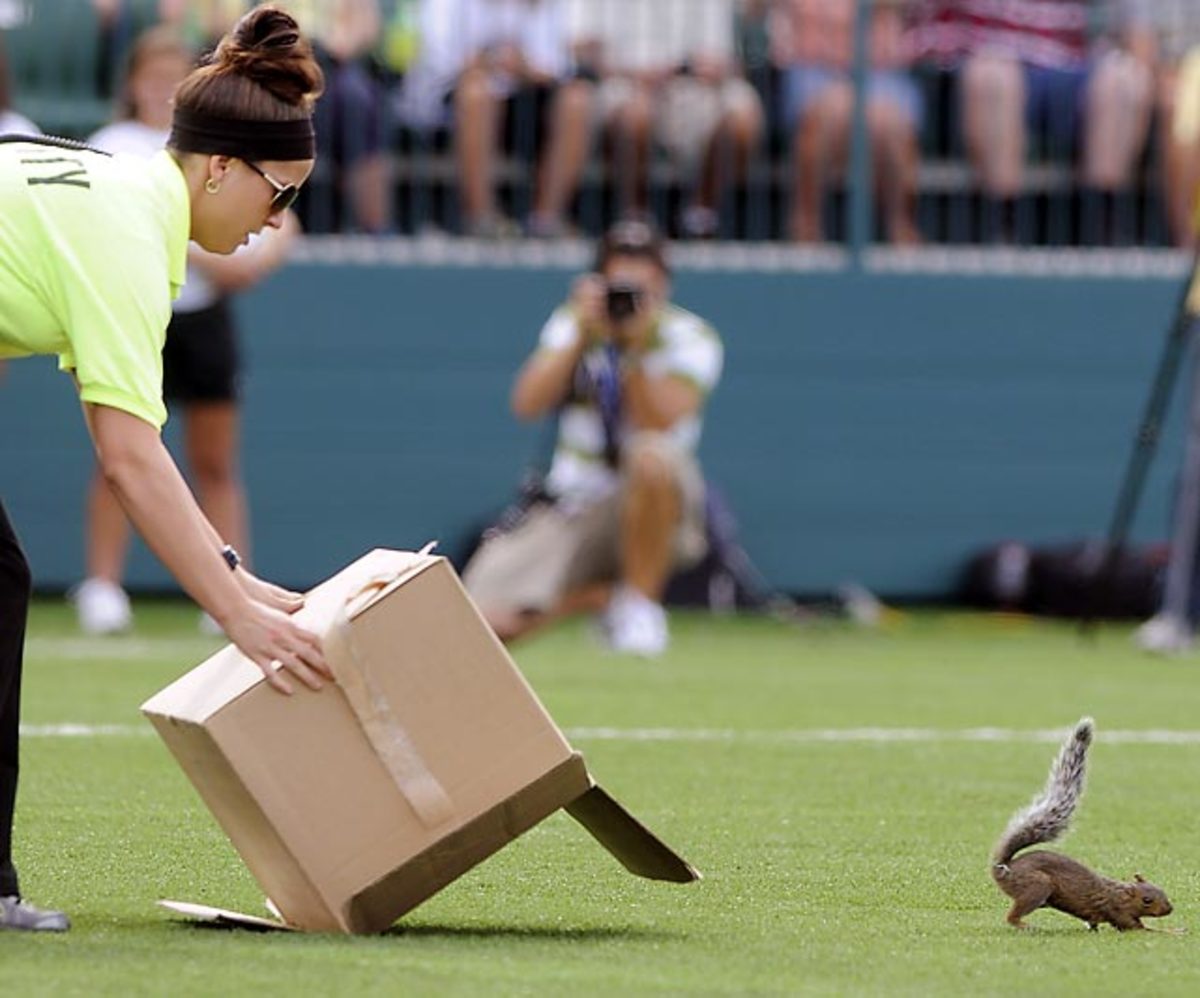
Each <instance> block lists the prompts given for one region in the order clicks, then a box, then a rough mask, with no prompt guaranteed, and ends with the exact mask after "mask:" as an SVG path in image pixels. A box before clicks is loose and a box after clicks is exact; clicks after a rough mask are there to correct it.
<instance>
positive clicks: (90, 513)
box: [84, 469, 129, 585]
mask: <svg viewBox="0 0 1200 998" xmlns="http://www.w3.org/2000/svg"><path fill="white" fill-rule="evenodd" d="M86 535H87V540H86V542H85V543H86V552H85V559H84V560H85V564H86V565H87V576H88V578H92V579H104V580H105V581H107V582H112V583H114V584H116V585H120V584H121V577H122V576H123V575H124V574H125V553H126V551H127V550H128V548H129V521H128V520H127V519H126V518H125V511H124V510H123V509H122V508H121V504H120V503H118V502H117V497H116V496H115V495H113V493H112V490H111V489H110V488H109V487H108V484H107V483H106V482H105V481H104V478H103V476H102V475H101V474H100V472H99V469H97V470H96V471H94V472H93V473H92V480H91V483H90V484H89V486H88V501H87V527H86Z"/></svg>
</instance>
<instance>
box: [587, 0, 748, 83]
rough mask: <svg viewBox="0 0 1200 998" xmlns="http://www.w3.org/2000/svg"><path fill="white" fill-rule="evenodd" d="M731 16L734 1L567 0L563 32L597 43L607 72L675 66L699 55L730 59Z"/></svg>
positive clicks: (732, 44) (732, 48)
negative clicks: (601, 50) (600, 48)
mask: <svg viewBox="0 0 1200 998" xmlns="http://www.w3.org/2000/svg"><path fill="white" fill-rule="evenodd" d="M736 17H737V11H736V0H567V36H568V38H569V39H570V42H571V44H577V43H579V42H583V41H589V40H590V41H599V42H600V44H601V47H602V49H603V60H604V61H603V65H602V68H603V69H604V70H607V71H614V72H618V73H619V72H638V71H644V70H657V69H674V68H676V67H678V66H680V65H682V64H683V63H685V62H687V61H688V59H689V58H693V57H695V56H698V55H707V56H713V57H716V58H719V59H723V60H728V61H733V59H734V57H735V54H736V49H735V39H734V24H735V22H736Z"/></svg>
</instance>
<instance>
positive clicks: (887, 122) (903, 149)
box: [867, 74, 921, 246]
mask: <svg viewBox="0 0 1200 998" xmlns="http://www.w3.org/2000/svg"><path fill="white" fill-rule="evenodd" d="M919 115H920V95H919V93H918V91H917V88H916V86H915V85H914V84H913V83H912V81H911V80H909V79H908V78H907V77H903V76H900V75H898V74H873V75H872V79H871V88H870V98H869V100H868V103H867V129H868V132H869V133H870V140H871V150H872V154H873V160H874V162H873V169H874V176H875V180H876V184H877V187H878V190H879V201H880V209H881V212H882V216H883V221H884V227H885V229H886V231H887V236H888V239H889V240H890V241H891V242H893V243H896V244H897V245H902V246H913V245H916V244H917V243H919V242H920V241H921V235H920V231H919V229H918V228H917V169H918V165H919V163H920V152H919V149H918V145H917V122H918V121H919Z"/></svg>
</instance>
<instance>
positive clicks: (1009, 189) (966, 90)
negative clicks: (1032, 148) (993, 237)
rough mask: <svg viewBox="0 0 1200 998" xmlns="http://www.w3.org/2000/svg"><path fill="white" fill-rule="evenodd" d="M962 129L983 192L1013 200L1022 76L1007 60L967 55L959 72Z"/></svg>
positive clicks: (1021, 138)
mask: <svg viewBox="0 0 1200 998" xmlns="http://www.w3.org/2000/svg"><path fill="white" fill-rule="evenodd" d="M963 130H964V132H965V134H966V141H967V153H968V155H969V156H970V159H971V163H972V165H973V166H974V167H975V170H976V172H977V173H978V174H979V178H980V182H981V183H982V185H983V189H984V192H985V193H986V194H989V195H991V196H992V197H998V198H1013V197H1016V196H1017V194H1019V193H1020V190H1021V173H1022V168H1023V166H1024V163H1025V143H1026V134H1025V77H1024V75H1023V73H1022V72H1021V66H1020V65H1019V64H1018V63H1017V62H1015V61H1014V60H1011V59H1005V58H1002V57H997V56H991V55H979V56H973V57H972V58H970V59H968V60H967V63H966V65H965V66H964V67H963Z"/></svg>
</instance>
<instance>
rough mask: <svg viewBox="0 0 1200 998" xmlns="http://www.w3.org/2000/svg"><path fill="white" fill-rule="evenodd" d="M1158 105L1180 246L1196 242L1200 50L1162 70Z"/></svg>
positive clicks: (1168, 199)
mask: <svg viewBox="0 0 1200 998" xmlns="http://www.w3.org/2000/svg"><path fill="white" fill-rule="evenodd" d="M1158 107H1159V121H1160V122H1161V127H1160V128H1159V135H1160V141H1161V143H1162V157H1161V158H1162V164H1163V178H1162V179H1163V201H1164V204H1165V205H1166V210H1167V221H1168V224H1169V225H1170V231H1171V239H1172V241H1173V242H1174V243H1175V245H1177V246H1194V245H1195V244H1196V239H1197V232H1196V203H1197V198H1198V197H1200V50H1197V52H1196V54H1194V55H1189V56H1188V57H1187V58H1185V59H1184V61H1183V63H1182V64H1181V65H1180V67H1179V68H1178V70H1175V69H1170V70H1167V71H1165V72H1164V73H1163V76H1162V80H1161V81H1160V84H1159V94H1158ZM1193 119H1197V120H1193Z"/></svg>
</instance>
